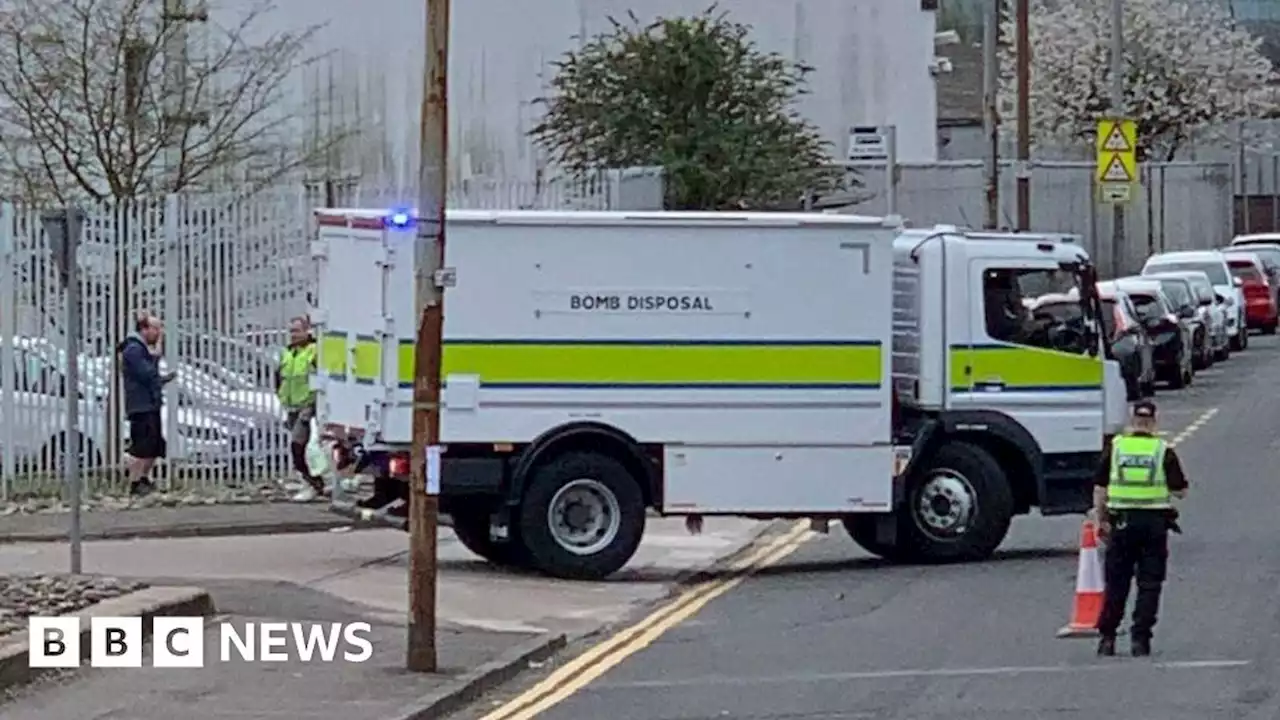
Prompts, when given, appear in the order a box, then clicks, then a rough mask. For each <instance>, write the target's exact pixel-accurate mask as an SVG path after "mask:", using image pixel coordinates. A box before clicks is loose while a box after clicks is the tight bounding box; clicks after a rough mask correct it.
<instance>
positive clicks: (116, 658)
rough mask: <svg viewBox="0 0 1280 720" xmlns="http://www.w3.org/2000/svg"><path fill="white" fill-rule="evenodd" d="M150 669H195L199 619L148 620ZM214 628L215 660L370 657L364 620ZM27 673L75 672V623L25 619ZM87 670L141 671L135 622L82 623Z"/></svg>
mask: <svg viewBox="0 0 1280 720" xmlns="http://www.w3.org/2000/svg"><path fill="white" fill-rule="evenodd" d="M151 622H152V631H151V663H150V664H151V666H152V667H166V668H199V667H204V665H205V658H206V655H205V619H204V618H202V617H156V618H153V619H152V621H151ZM217 625H218V661H219V662H224V663H225V662H233V661H236V660H240V661H243V662H288V661H290V660H292V659H294V657H296V658H297V659H298V660H299V661H301V662H336V661H338V660H341V661H343V662H349V663H362V662H365V661H367V660H368V659H369V658H371V657H372V656H373V643H372V642H370V640H369V635H370V633H372V632H373V629H372V628H371V627H370V626H369V623H365V622H355V623H300V622H288V623H285V622H264V623H252V622H245V623H240V624H239V625H237V624H235V623H231V622H220V623H217ZM27 632H28V637H29V643H30V647H29V649H28V651H27V659H28V663H27V664H28V665H30V666H31V667H33V668H74V667H80V660H81V658H83V657H84V653H83V652H82V648H81V647H80V643H81V630H80V618H78V617H32V618H28V621H27ZM88 640H89V665H90V667H102V668H111V667H117V668H136V667H142V666H143V664H144V663H143V650H142V649H143V646H144V645H145V644H146V637H145V636H144V635H143V632H142V618H141V617H95V618H91V620H90V625H89V636H88Z"/></svg>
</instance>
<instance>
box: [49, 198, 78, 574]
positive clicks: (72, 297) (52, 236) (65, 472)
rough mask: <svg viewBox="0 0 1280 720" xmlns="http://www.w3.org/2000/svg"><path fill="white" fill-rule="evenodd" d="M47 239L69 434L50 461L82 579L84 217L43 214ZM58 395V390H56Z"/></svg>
mask: <svg viewBox="0 0 1280 720" xmlns="http://www.w3.org/2000/svg"><path fill="white" fill-rule="evenodd" d="M40 223H41V226H42V228H43V229H44V233H45V238H46V239H47V240H48V242H49V250H50V252H51V254H52V255H53V259H54V263H55V265H56V266H57V268H58V283H59V284H60V285H61V286H62V298H63V303H65V308H64V310H65V312H66V318H65V322H66V335H65V339H66V348H65V352H66V358H67V361H66V370H65V372H64V373H63V385H64V387H63V388H62V392H63V400H64V402H66V410H67V415H66V422H67V424H66V430H65V431H64V432H63V435H62V436H63V438H65V439H64V440H63V441H62V442H63V445H62V447H61V448H59V449H60V450H61V453H60V455H61V457H59V458H58V459H57V460H53V458H54V457H55V456H54V455H52V454H51V455H50V460H53V461H54V462H55V463H56V462H61V463H62V478H63V483H64V485H65V487H66V488H67V494H68V498H67V499H68V501H69V504H70V505H71V527H70V528H68V530H67V536H68V537H67V539H68V541H69V542H70V545H71V574H72V575H79V574H80V573H81V571H82V570H83V562H82V558H83V555H82V551H81V539H82V538H81V534H80V504H81V502H82V501H83V500H82V498H83V493H82V492H81V490H82V489H83V486H84V478H83V476H82V475H81V470H82V468H81V467H80V461H81V452H80V446H81V444H82V441H81V439H80V390H79V388H80V338H81V333H82V331H83V328H81V320H80V302H81V299H80V273H79V248H80V236H81V235H82V234H83V233H84V226H85V216H84V213H83V212H81V211H80V210H79V209H77V208H62V209H60V210H54V211H51V212H47V213H44V214H43V215H42V216H41V217H40ZM54 392H56V389H54Z"/></svg>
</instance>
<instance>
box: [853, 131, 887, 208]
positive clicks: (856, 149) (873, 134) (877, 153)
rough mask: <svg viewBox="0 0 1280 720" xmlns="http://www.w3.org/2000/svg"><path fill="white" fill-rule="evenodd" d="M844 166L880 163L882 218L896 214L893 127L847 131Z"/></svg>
mask: <svg viewBox="0 0 1280 720" xmlns="http://www.w3.org/2000/svg"><path fill="white" fill-rule="evenodd" d="M847 157H848V164H849V165H852V166H854V167H858V166H865V165H872V164H878V163H881V162H883V163H884V164H885V168H884V179H885V188H884V192H885V215H897V214H898V129H897V127H896V126H894V125H880V126H865V125H864V126H855V127H851V128H849V149H848V155H847Z"/></svg>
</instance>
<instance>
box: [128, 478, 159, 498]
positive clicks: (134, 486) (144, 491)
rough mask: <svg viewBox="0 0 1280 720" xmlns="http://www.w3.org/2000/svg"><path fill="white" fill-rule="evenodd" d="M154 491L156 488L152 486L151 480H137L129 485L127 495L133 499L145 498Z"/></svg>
mask: <svg viewBox="0 0 1280 720" xmlns="http://www.w3.org/2000/svg"><path fill="white" fill-rule="evenodd" d="M155 489H156V486H155V485H154V484H152V482H151V480H149V479H148V478H144V477H143V478H138V479H137V480H134V481H133V482H132V483H129V494H130V495H132V496H134V497H146V496H147V495H150V494H151V493H152V492H153V491H154V490H155Z"/></svg>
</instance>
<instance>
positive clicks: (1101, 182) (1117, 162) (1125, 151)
mask: <svg viewBox="0 0 1280 720" xmlns="http://www.w3.org/2000/svg"><path fill="white" fill-rule="evenodd" d="M1137 147H1138V124H1137V123H1136V122H1134V121H1133V120H1129V119H1124V118H1105V119H1102V120H1099V121H1098V139H1097V153H1098V159H1097V165H1096V170H1095V172H1096V177H1097V181H1098V199H1099V200H1100V201H1101V202H1104V203H1106V204H1108V205H1127V204H1128V203H1129V202H1130V201H1131V200H1132V199H1133V188H1134V186H1135V185H1136V184H1137V180H1138V152H1137Z"/></svg>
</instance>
